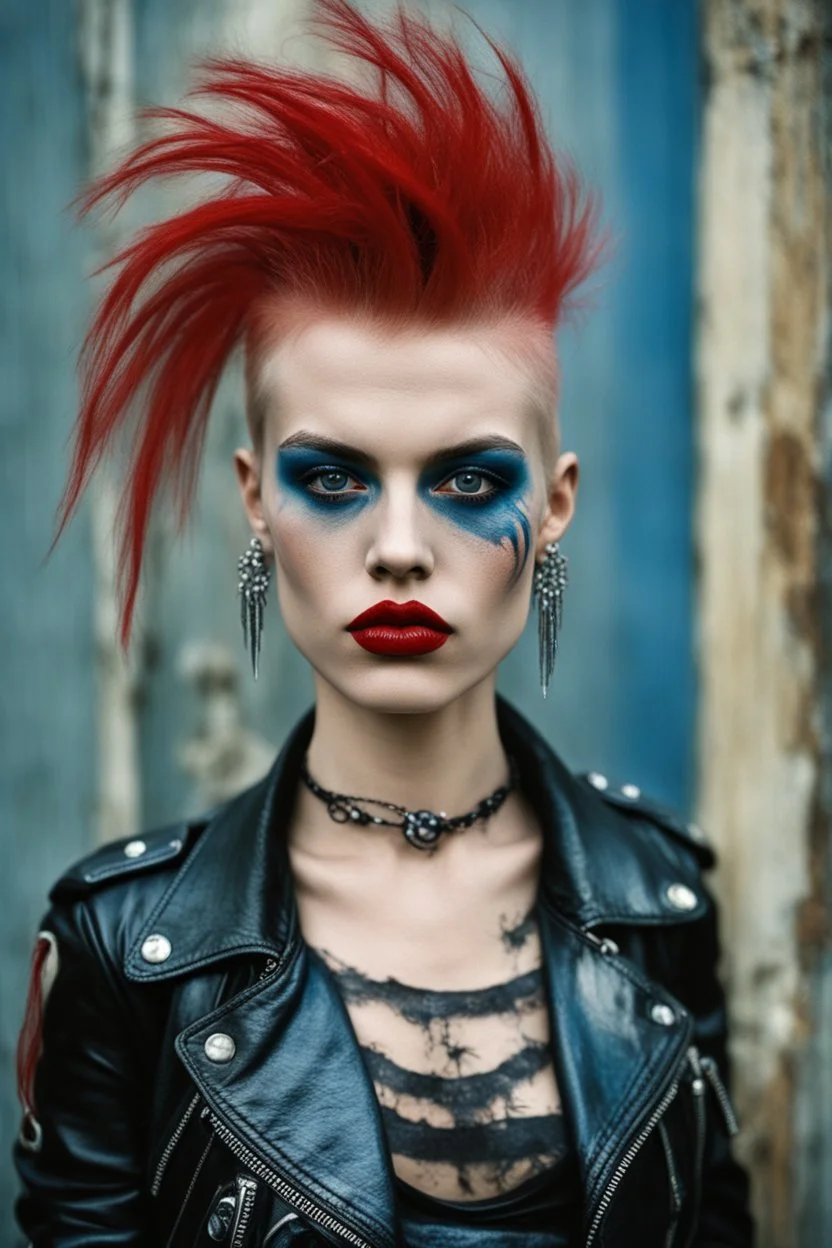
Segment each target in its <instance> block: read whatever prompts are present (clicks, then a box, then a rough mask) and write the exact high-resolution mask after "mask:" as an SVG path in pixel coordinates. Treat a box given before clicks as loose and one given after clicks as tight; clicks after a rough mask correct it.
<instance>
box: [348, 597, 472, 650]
mask: <svg viewBox="0 0 832 1248" xmlns="http://www.w3.org/2000/svg"><path fill="white" fill-rule="evenodd" d="M347 630H348V632H350V633H352V635H353V637H354V638H355V640H356V641H357V642H358V644H359V646H361V647H362V649H364V650H369V651H370V653H371V654H392V655H414V654H430V652H431V651H432V650H438V649H439V647H440V646H444V644H445V642H446V641H447V640H448V637H449V636H450V635H451V633H452V632H453V631H454V630H453V629H452V628H451V626H450V624H447V623H446V622H445V620H443V619H442V616H441V615H437V614H436V612H435V611H431V609H430V607H426V606H425V604H424V603H423V602H417V601H416V600H415V599H412V600H411V601H410V602H392V601H391V600H390V599H389V598H388V599H385V601H384V602H377V603H375V604H374V605H373V606H372V607H369V608H368V609H367V610H366V611H362V612H361V614H360V615H357V616H356V617H355V619H354V620H353V621H352V622H351V623H350V624H348V625H347Z"/></svg>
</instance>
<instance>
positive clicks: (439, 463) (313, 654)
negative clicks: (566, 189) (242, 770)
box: [235, 317, 577, 712]
mask: <svg viewBox="0 0 832 1248" xmlns="http://www.w3.org/2000/svg"><path fill="white" fill-rule="evenodd" d="M501 345H502V346H504V345H505V335H504V334H503V336H502V337H501V335H500V331H499V330H498V329H496V328H490V329H487V330H486V329H480V330H476V331H475V330H473V329H470V328H469V329H442V330H432V331H430V332H427V331H419V330H415V329H408V330H406V331H399V332H396V333H395V334H392V333H389V332H388V333H385V334H383V335H382V334H381V331H379V330H377V329H376V330H374V329H372V328H371V327H370V326H369V325H368V324H366V323H359V322H356V321H354V320H347V319H344V318H334V317H333V318H328V319H319V320H316V321H312V322H311V323H310V324H308V325H307V326H306V327H305V328H304V329H302V330H301V331H300V332H299V333H297V334H294V335H292V336H291V337H290V338H288V339H285V340H284V341H283V342H281V344H280V345H279V346H278V347H277V348H276V349H275V350H274V352H273V353H272V355H271V356H270V357H269V358H268V359H267V361H266V363H265V365H264V369H263V374H262V375H263V382H264V387H265V393H266V395H267V402H266V416H265V425H264V429H263V431H262V443H261V446H260V453H259V454H254V453H253V452H250V451H238V452H237V455H236V457H235V459H236V467H237V473H238V477H239V481H240V486H241V490H242V493H243V498H244V502H245V505H246V509H247V512H248V515H249V519H250V521H251V524H252V528H253V530H254V532H255V533H256V534H257V535H258V536H259V537H260V539H261V541H262V542H263V546H264V548H265V550H266V551H267V553H268V554H269V555H271V556H273V560H274V564H275V568H276V585H277V595H278V600H279V603H280V610H281V613H282V616H283V620H284V622H285V626H286V629H287V631H288V632H289V635H290V636H291V638H292V640H293V641H294V643H295V645H296V646H297V647H298V649H299V650H300V651H301V653H302V654H303V655H305V657H306V658H307V659H308V660H309V662H310V663H311V664H312V667H313V668H314V670H315V673H316V676H317V678H318V679H319V680H323V681H326V682H328V683H329V684H330V685H331V686H333V687H334V688H335V689H336V690H338V691H339V692H340V693H341V694H342V695H343V696H345V697H346V698H348V699H350V700H352V701H354V702H356V703H358V704H359V705H361V706H362V707H365V708H368V709H375V710H378V711H383V712H391V711H392V712H425V711H434V710H437V709H440V708H441V707H443V706H445V705H447V704H448V703H450V702H451V701H453V700H454V699H455V698H458V697H459V696H461V695H462V694H464V693H465V692H466V691H467V690H470V689H472V688H473V687H474V686H475V685H477V684H479V683H480V682H482V681H493V680H494V676H495V669H496V667H497V664H498V663H499V662H500V660H501V659H502V658H503V657H504V656H505V655H506V654H507V653H508V651H509V650H510V649H511V648H512V646H513V645H514V644H515V642H516V641H517V639H518V637H519V636H520V634H521V632H522V631H523V626H524V624H525V621H526V617H527V615H528V611H529V603H530V594H531V581H532V575H533V571H534V563H535V558H536V556H537V557H542V553H543V547H544V545H545V543H546V542H547V541H555V540H557V539H558V538H559V537H560V536H561V534H562V532H563V530H564V529H565V528H566V526H567V524H568V523H569V520H570V518H571V515H572V511H573V507H574V498H575V490H576V486H577V461H576V459H575V456H574V455H561V456H560V458H559V459H558V461H557V465H556V466H555V468H554V471H553V470H552V469H551V467H550V470H549V472H548V474H547V472H546V471H545V468H544V462H543V452H542V449H541V430H540V416H539V414H538V413H537V412H535V411H534V410H533V406H532V404H531V402H530V382H529V372H528V365H526V366H525V367H523V366H522V365H520V364H518V363H515V362H513V361H512V360H510V359H509V358H507V356H506V354H505V353H504V351H502V350H500V349H499V348H500V346H501ZM414 602H415V603H419V604H422V605H423V606H424V607H426V608H428V609H429V611H432V612H434V613H435V614H436V615H437V616H438V617H440V621H441V622H440V623H439V624H438V625H437V624H436V621H434V622H433V623H434V625H436V627H431V626H430V622H429V623H428V625H427V626H426V625H425V624H422V625H419V624H418V622H416V623H410V624H408V623H407V621H404V622H399V621H395V622H387V623H385V624H382V625H380V626H377V627H375V628H369V629H362V628H361V627H355V626H353V628H352V629H351V628H350V625H351V623H352V622H353V621H355V619H356V617H358V616H360V615H362V614H363V613H364V612H366V611H367V610H368V609H369V608H371V607H373V606H374V605H375V604H378V603H388V604H389V603H393V604H404V603H414ZM397 630H398V631H397Z"/></svg>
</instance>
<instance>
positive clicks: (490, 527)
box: [433, 492, 532, 586]
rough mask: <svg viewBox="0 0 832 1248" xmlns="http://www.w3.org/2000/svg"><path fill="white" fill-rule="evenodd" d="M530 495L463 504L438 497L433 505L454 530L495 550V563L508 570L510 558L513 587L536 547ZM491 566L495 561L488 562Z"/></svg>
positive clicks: (510, 583) (513, 494) (524, 494)
mask: <svg viewBox="0 0 832 1248" xmlns="http://www.w3.org/2000/svg"><path fill="white" fill-rule="evenodd" d="M528 502H529V496H528V493H526V492H523V493H519V492H517V493H515V492H512V493H511V494H507V495H504V496H503V497H502V498H499V499H496V500H495V501H494V502H492V503H485V504H481V505H478V504H470V503H460V502H458V501H456V500H455V499H448V500H447V501H446V500H445V499H443V498H440V497H436V496H435V497H434V500H433V505H434V506H435V507H436V509H437V510H438V511H439V512H440V513H442V514H443V515H444V516H445V518H446V519H448V520H450V521H451V522H452V523H453V525H454V527H456V528H457V529H461V530H462V531H463V532H464V533H466V534H469V535H470V536H472V537H475V538H478V539H479V540H480V541H481V542H484V543H487V545H489V546H491V547H493V548H494V556H495V559H494V563H496V564H498V565H499V566H500V567H505V564H506V555H508V556H509V578H508V579H509V585H510V586H511V585H515V584H516V583H517V582H518V581H519V580H520V578H521V577H522V575H523V571H524V569H525V567H526V564H527V562H528V559H529V554H530V552H531V548H532V532H531V524H530V522H529V516H528ZM487 562H488V563H489V564H491V563H492V561H491V560H490V559H489V560H487Z"/></svg>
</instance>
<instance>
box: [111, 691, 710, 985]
mask: <svg viewBox="0 0 832 1248" xmlns="http://www.w3.org/2000/svg"><path fill="white" fill-rule="evenodd" d="M497 715H498V725H499V730H500V735H501V737H502V739H503V742H504V744H505V746H506V749H507V751H508V752H509V753H510V754H511V755H512V756H513V757H514V758H515V759H516V761H517V765H518V770H519V774H520V783H521V786H522V788H523V790H524V792H525V793H526V794H527V796H528V798H529V800H530V802H531V803H532V805H533V807H534V809H535V811H536V813H537V816H538V818H539V820H540V823H541V826H542V829H543V835H544V855H543V866H542V878H541V894H542V896H543V898H544V899H545V900H546V901H547V902H548V904H549V906H550V907H551V908H552V909H553V910H554V911H555V912H556V913H557V914H558V915H560V916H562V917H563V918H565V919H567V920H568V921H570V922H572V923H574V924H576V925H577V926H578V927H581V928H584V929H587V928H591V927H596V926H600V925H603V924H621V923H624V924H639V923H646V924H650V925H655V924H662V923H679V922H680V921H686V920H692V919H697V918H700V917H701V915H702V913H703V912H704V904H705V903H704V899H700V901H699V902H698V904H697V906H696V908H695V909H692V910H690V911H688V912H687V913H685V914H681V915H680V913H679V912H678V911H674V910H673V908H672V907H671V906H669V904H668V901H667V887H668V885H669V884H670V883H673V882H677V881H681V882H683V883H688V884H690V885H693V886H695V885H696V879H695V877H693V878H691V877H692V867H691V865H690V864H689V862H688V859H687V857H686V856H685V855H683V854H679V853H678V852H674V849H673V846H672V845H671V844H670V842H669V838H667V837H665V836H664V835H663V834H662V833H660V832H657V831H656V830H655V829H652V835H651V829H650V827H649V825H647V826H646V825H645V824H644V823H640V822H639V821H638V820H637V819H633V817H632V815H624V814H622V813H619V811H618V810H617V809H616V808H615V807H613V806H611V805H609V804H608V803H607V802H606V801H604V799H603V798H602V797H601V796H600V795H599V794H598V793H597V792H596V790H595V789H593V788H592V786H591V785H589V784H588V783H587V782H586V781H584V780H582V779H580V778H578V777H576V776H574V775H573V774H572V773H571V772H570V771H569V769H568V768H567V767H566V766H565V765H564V764H563V762H561V760H560V759H559V758H558V756H557V754H555V752H554V751H553V750H552V748H551V747H550V746H549V745H548V743H547V742H546V741H545V740H544V739H543V737H541V736H540V734H539V733H538V732H536V730H535V729H534V728H533V727H532V726H531V725H530V724H529V723H528V721H527V720H525V719H524V718H523V716H521V715H520V714H519V713H518V712H517V711H516V710H514V708H513V707H511V706H510V705H509V703H507V702H506V701H505V700H504V699H503V698H500V697H498V699H497ZM314 724H315V713H314V709H311V710H309V711H308V712H307V713H306V714H305V715H304V716H303V718H302V719H301V720H300V721H299V722H298V724H297V725H296V726H295V728H294V729H293V731H292V732H291V734H290V735H289V737H288V739H287V741H286V744H285V745H284V747H283V749H282V750H281V752H280V754H279V755H278V758H277V760H276V761H275V763H274V765H273V767H272V768H271V770H270V772H269V773H268V775H267V776H266V777H265V779H264V780H262V781H261V782H260V783H259V784H257V785H255V786H253V787H252V788H250V789H247V790H246V791H245V792H244V793H242V794H240V795H239V796H238V797H236V798H234V799H232V800H231V801H229V802H227V803H225V804H224V805H223V806H221V807H220V808H219V809H218V810H217V811H216V812H215V813H214V814H213V815H212V816H209V817H208V819H207V823H206V824H205V825H204V827H203V830H202V831H201V833H200V834H199V835H198V838H197V841H196V844H195V846H194V847H193V849H192V850H191V851H190V853H189V854H188V856H187V858H186V859H185V862H184V863H183V865H182V867H181V868H180V869H179V870H178V871H177V872H176V874H175V875H174V876H173V879H172V881H171V883H170V886H169V887H168V889H167V891H166V892H165V893H164V895H163V897H162V899H161V901H160V902H159V904H158V906H157V907H156V909H155V910H154V911H153V913H152V915H151V917H150V919H149V920H148V921H147V922H146V923H145V924H144V926H143V929H142V931H141V932H140V933H139V935H138V938H137V939H136V940H135V941H134V943H133V944H132V946H131V947H130V948H129V949H128V951H127V955H126V962H125V970H126V973H127V976H128V978H130V979H133V980H137V981H146V980H156V979H169V978H172V977H173V976H176V975H179V974H181V973H183V972H185V971H188V970H191V969H195V968H197V967H200V966H205V965H208V964H210V963H212V962H214V961H217V960H219V959H224V958H227V957H229V956H232V955H234V954H239V953H246V952H247V953H263V954H265V955H272V956H277V955H279V953H280V952H281V950H282V949H283V948H285V947H286V945H287V943H290V941H291V939H292V936H293V935H294V933H295V932H296V928H297V913H296V909H295V906H294V898H293V892H292V888H291V882H290V874H289V870H288V857H287V854H286V847H285V830H286V828H287V826H288V822H289V819H290V818H291V813H292V808H293V805H294V800H295V793H296V791H297V785H298V782H299V769H300V764H301V761H302V759H303V756H304V754H305V752H306V749H307V746H308V744H309V741H310V739H311V737H312V731H313V728H314ZM207 898H210V902H209V903H208V906H209V907H210V908H209V909H206V899H207ZM156 933H159V934H162V935H163V936H165V937H166V938H167V940H168V941H169V942H170V945H171V954H170V956H169V957H168V958H167V959H166V960H165V961H163V962H159V963H149V962H147V961H146V960H145V959H144V958H143V957H142V954H141V949H142V945H143V944H144V942H145V940H146V939H147V937H148V936H150V935H151V934H156Z"/></svg>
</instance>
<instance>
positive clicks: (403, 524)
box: [365, 481, 434, 581]
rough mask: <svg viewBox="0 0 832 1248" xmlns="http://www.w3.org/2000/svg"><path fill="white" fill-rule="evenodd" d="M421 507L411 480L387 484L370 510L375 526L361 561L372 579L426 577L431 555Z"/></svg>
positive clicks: (428, 571)
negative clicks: (372, 510)
mask: <svg viewBox="0 0 832 1248" xmlns="http://www.w3.org/2000/svg"><path fill="white" fill-rule="evenodd" d="M421 510H422V509H421V507H420V503H419V498H418V495H417V493H416V490H415V488H414V486H413V484H412V482H411V483H410V484H408V483H407V482H405V481H399V482H390V483H389V485H388V487H387V489H386V490H385V491H384V497H383V499H382V500H381V503H380V505H379V506H378V507H377V508H375V509H374V519H375V527H374V530H373V533H372V536H371V540H370V545H369V546H368V548H367V557H366V561H365V566H366V568H367V571H368V572H369V573H370V576H372V577H373V578H374V579H375V580H378V581H381V580H384V579H385V577H394V578H395V579H396V580H406V579H407V578H408V577H413V578H414V579H416V580H424V579H425V578H426V577H428V576H430V574H431V572H432V571H433V567H434V554H433V549H432V547H431V545H430V543H429V542H428V540H427V535H426V533H425V523H424V522H425V517H424V516H423V515H422V514H420V513H421Z"/></svg>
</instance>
